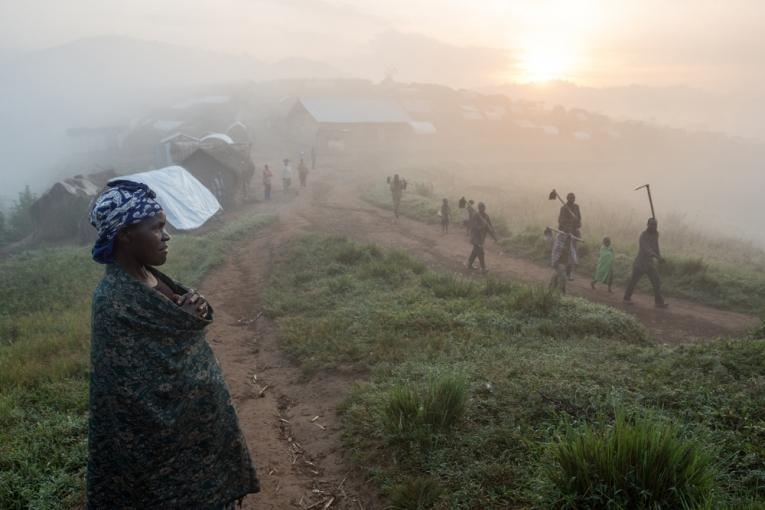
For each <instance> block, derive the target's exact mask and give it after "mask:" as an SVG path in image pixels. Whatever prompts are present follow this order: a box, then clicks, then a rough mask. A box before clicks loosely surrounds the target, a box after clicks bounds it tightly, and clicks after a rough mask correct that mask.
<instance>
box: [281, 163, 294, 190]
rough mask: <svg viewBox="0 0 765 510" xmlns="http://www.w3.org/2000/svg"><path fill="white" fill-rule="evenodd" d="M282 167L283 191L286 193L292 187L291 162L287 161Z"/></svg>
mask: <svg viewBox="0 0 765 510" xmlns="http://www.w3.org/2000/svg"><path fill="white" fill-rule="evenodd" d="M283 163H284V164H283V166H282V189H283V190H284V192H285V193H286V192H287V190H288V189H290V186H291V185H292V167H291V166H290V160H289V159H285V160H284V161H283Z"/></svg>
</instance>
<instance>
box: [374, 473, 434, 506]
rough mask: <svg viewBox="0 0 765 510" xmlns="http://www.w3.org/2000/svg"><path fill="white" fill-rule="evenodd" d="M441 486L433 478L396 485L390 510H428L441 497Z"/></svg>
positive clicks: (417, 479) (391, 494) (418, 479)
mask: <svg viewBox="0 0 765 510" xmlns="http://www.w3.org/2000/svg"><path fill="white" fill-rule="evenodd" d="M441 493H442V490H441V486H440V484H439V483H438V481H437V480H435V479H433V478H431V477H417V478H414V479H412V480H408V481H406V482H404V483H402V484H399V485H396V486H394V487H393V489H392V490H391V492H390V505H389V506H388V507H387V508H389V509H390V510H427V509H429V508H432V507H433V506H434V505H435V504H436V503H437V502H438V499H439V498H440V497H441Z"/></svg>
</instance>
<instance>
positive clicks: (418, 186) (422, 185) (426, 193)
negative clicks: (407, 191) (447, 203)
mask: <svg viewBox="0 0 765 510" xmlns="http://www.w3.org/2000/svg"><path fill="white" fill-rule="evenodd" d="M434 191H435V190H434V188H433V183H431V182H415V183H414V192H415V193H417V194H418V195H420V196H421V197H426V198H430V197H432V196H433V193H434Z"/></svg>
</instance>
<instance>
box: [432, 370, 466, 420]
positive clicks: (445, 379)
mask: <svg viewBox="0 0 765 510" xmlns="http://www.w3.org/2000/svg"><path fill="white" fill-rule="evenodd" d="M467 398H468V388H467V382H466V381H465V379H464V378H462V377H458V376H454V375H440V376H438V377H436V378H434V379H433V380H431V381H430V382H429V383H428V388H427V393H426V394H425V400H424V402H423V403H424V405H423V411H424V412H423V420H424V422H425V423H426V424H427V425H428V426H429V427H430V429H431V430H433V431H436V432H443V431H448V430H451V429H452V428H453V427H454V426H456V425H457V423H458V422H459V421H460V420H461V419H462V417H463V416H464V414H465V408H466V405H467Z"/></svg>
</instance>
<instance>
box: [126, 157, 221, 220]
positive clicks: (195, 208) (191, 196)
mask: <svg viewBox="0 0 765 510" xmlns="http://www.w3.org/2000/svg"><path fill="white" fill-rule="evenodd" d="M119 179H124V180H127V181H133V182H140V183H143V184H146V185H147V186H148V187H150V188H151V189H152V190H154V192H155V193H156V194H157V202H159V205H161V206H162V208H163V209H164V210H165V216H167V221H168V223H170V224H171V225H172V226H173V227H175V228H177V229H178V230H191V229H193V228H198V227H201V226H202V225H204V223H205V222H206V221H207V220H209V219H210V218H212V216H213V215H214V214H215V213H216V212H218V211H219V210H220V209H221V206H220V203H219V202H218V200H217V199H216V198H215V195H213V194H212V193H211V192H210V190H208V189H207V188H205V187H204V185H203V184H202V183H201V182H199V181H198V180H197V179H196V178H195V177H194V176H193V175H191V174H190V173H188V172H187V171H186V170H185V169H183V168H182V167H180V166H168V167H165V168H160V169H159V170H151V171H148V172H141V173H138V174H132V175H121V176H119V177H117V178H116V179H112V180H113V181H115V180H119Z"/></svg>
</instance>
